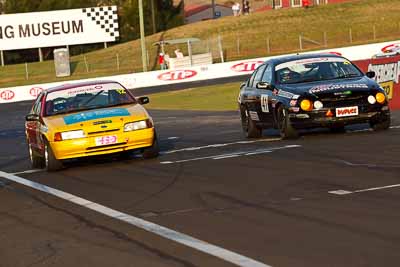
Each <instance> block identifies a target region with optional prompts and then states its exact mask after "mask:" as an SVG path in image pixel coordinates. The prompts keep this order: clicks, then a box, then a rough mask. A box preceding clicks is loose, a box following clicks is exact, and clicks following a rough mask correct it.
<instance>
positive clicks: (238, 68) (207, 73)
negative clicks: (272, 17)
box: [0, 40, 400, 103]
mask: <svg viewBox="0 0 400 267" xmlns="http://www.w3.org/2000/svg"><path fill="white" fill-rule="evenodd" d="M396 45H397V46H400V40H399V41H392V42H385V43H376V44H368V45H360V46H352V47H344V48H337V49H328V50H320V51H313V52H307V54H309V53H321V52H329V53H337V54H340V55H343V56H344V57H346V58H348V59H350V60H352V61H354V60H365V59H370V58H372V57H373V56H374V55H376V54H379V53H382V51H384V49H385V48H387V47H390V46H396ZM305 54H306V53H305ZM269 58H271V57H265V58H256V59H248V60H239V61H232V62H227V63H219V64H209V65H203V66H196V67H191V68H183V69H177V70H164V71H152V72H144V73H143V72H142V73H134V74H126V75H117V76H110V77H99V78H96V79H86V80H75V81H68V82H57V83H47V84H35V85H28V86H19V87H11V88H3V89H0V103H11V102H17V101H25V100H33V99H35V98H36V97H37V95H38V93H40V92H41V91H42V90H46V89H48V88H51V87H54V86H58V85H62V84H65V83H68V84H71V83H74V82H82V81H93V80H115V81H117V82H120V83H121V84H122V85H124V86H125V87H126V88H129V89H135V88H143V87H150V86H162V85H167V84H175V83H182V82H193V81H202V80H212V79H217V78H226V77H233V76H238V75H243V74H249V73H251V72H252V71H254V69H255V68H257V67H258V66H259V65H260V64H262V63H263V62H264V61H265V60H267V59H269Z"/></svg>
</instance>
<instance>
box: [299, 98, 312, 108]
mask: <svg viewBox="0 0 400 267" xmlns="http://www.w3.org/2000/svg"><path fill="white" fill-rule="evenodd" d="M300 107H301V109H302V110H304V111H311V110H312V109H313V103H312V102H311V101H310V100H308V99H304V100H302V101H301V102H300Z"/></svg>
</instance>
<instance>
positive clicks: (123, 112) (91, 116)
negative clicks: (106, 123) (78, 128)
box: [64, 108, 130, 125]
mask: <svg viewBox="0 0 400 267" xmlns="http://www.w3.org/2000/svg"><path fill="white" fill-rule="evenodd" d="M129 115H130V113H129V111H128V110H127V109H125V108H113V109H105V110H93V111H92V110H91V111H85V112H81V113H78V114H73V115H68V116H65V117H64V122H65V124H66V125H70V124H74V123H79V122H84V121H90V120H97V119H103V118H110V117H120V116H129Z"/></svg>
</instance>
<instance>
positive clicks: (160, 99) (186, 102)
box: [146, 83, 240, 111]
mask: <svg viewBox="0 0 400 267" xmlns="http://www.w3.org/2000/svg"><path fill="white" fill-rule="evenodd" d="M239 86H240V83H227V84H223V85H214V86H206V87H200V88H191V89H186V90H180V91H173V92H165V93H158V94H152V95H149V97H150V104H149V105H147V106H146V108H149V109H164V110H203V111H231V110H237V97H238V94H239Z"/></svg>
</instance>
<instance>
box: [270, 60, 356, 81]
mask: <svg viewBox="0 0 400 267" xmlns="http://www.w3.org/2000/svg"><path fill="white" fill-rule="evenodd" d="M275 71H276V80H277V81H278V83H280V84H293V83H305V82H315V81H324V80H334V79H344V78H353V77H361V76H362V75H363V74H362V73H361V72H360V71H359V70H358V69H357V68H356V67H355V66H354V65H353V64H352V63H351V62H350V61H348V60H347V59H344V58H336V57H320V58H308V59H301V60H295V61H289V62H285V63H282V64H279V65H277V66H276V67H275Z"/></svg>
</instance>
